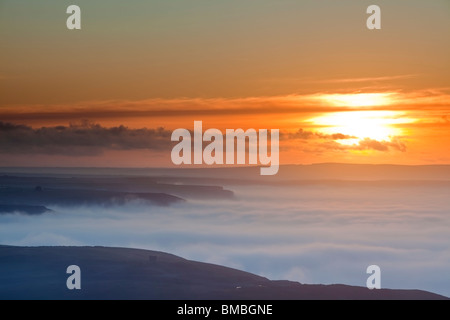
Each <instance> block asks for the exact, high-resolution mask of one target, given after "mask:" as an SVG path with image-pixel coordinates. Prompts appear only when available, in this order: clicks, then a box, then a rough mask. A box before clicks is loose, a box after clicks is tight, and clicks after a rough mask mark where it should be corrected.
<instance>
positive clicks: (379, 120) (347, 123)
mask: <svg viewBox="0 0 450 320" xmlns="http://www.w3.org/2000/svg"><path fill="white" fill-rule="evenodd" d="M309 121H310V122H312V123H313V124H314V125H317V126H321V127H322V128H320V131H321V132H324V133H327V134H335V133H342V134H345V135H349V136H352V137H354V138H352V139H342V140H338V142H339V143H341V144H347V145H351V144H355V143H357V142H358V141H359V140H361V139H365V138H369V139H373V140H378V141H389V140H391V137H394V136H400V135H402V134H403V132H402V129H400V128H398V127H395V125H399V124H404V123H411V122H414V119H411V118H407V117H404V114H403V113H402V112H397V111H348V112H335V113H331V114H326V115H323V116H319V117H316V118H313V119H310V120H309Z"/></svg>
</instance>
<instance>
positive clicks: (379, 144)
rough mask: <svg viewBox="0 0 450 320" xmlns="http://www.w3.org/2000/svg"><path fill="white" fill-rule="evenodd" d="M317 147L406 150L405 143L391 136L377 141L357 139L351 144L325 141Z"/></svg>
mask: <svg viewBox="0 0 450 320" xmlns="http://www.w3.org/2000/svg"><path fill="white" fill-rule="evenodd" d="M319 147H321V148H323V149H326V150H338V151H350V150H356V151H363V150H375V151H380V152H388V151H391V150H394V151H400V152H406V145H405V143H404V142H403V141H401V140H400V138H398V137H393V138H391V140H390V141H385V140H382V141H378V140H374V139H370V138H365V139H362V140H359V141H358V143H355V144H352V145H345V144H341V143H339V142H336V141H327V142H324V143H321V144H320V145H319Z"/></svg>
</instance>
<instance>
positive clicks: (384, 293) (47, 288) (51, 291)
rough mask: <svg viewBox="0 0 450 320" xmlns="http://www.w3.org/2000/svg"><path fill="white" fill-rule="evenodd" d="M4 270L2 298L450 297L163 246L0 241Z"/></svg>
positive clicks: (0, 283) (0, 266)
mask: <svg viewBox="0 0 450 320" xmlns="http://www.w3.org/2000/svg"><path fill="white" fill-rule="evenodd" d="M69 265H78V266H79V267H80V269H81V290H68V289H67V287H66V280H67V278H68V277H69V275H68V274H66V269H67V267H68V266H69ZM0 270H1V271H2V272H1V273H0V299H3V300H5V299H8V300H9V299H13V300H16V299H57V300H60V299H158V300H173V299H180V300H200V299H202V300H221V299H232V300H241V299H247V300H248V299H252V300H253V299H258V300H277V299H283V300H293V299H295V300H297V299H310V300H317V299H352V300H353V299H364V300H369V299H396V300H397V299H398V300H403V299H405V300H415V299H420V300H424V299H426V300H428V299H431V300H434V299H447V298H446V297H443V296H440V295H437V294H433V293H430V292H426V291H421V290H391V289H380V290H369V289H367V288H364V287H355V286H348V285H342V284H336V285H311V284H307V285H306V284H300V283H298V282H292V281H271V280H269V279H267V278H264V277H260V276H257V275H254V274H251V273H248V272H244V271H240V270H236V269H231V268H227V267H223V266H219V265H214V264H208V263H201V262H196V261H190V260H186V259H183V258H180V257H177V256H174V255H171V254H168V253H164V252H157V251H149V250H140V249H127V248H111V247H14V246H0Z"/></svg>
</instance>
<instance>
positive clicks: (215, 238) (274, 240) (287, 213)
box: [0, 181, 450, 296]
mask: <svg viewBox="0 0 450 320" xmlns="http://www.w3.org/2000/svg"><path fill="white" fill-rule="evenodd" d="M223 187H224V188H225V189H227V190H231V191H233V192H234V197H233V198H231V199H222V200H220V199H214V198H211V199H208V197H206V198H204V199H187V201H186V202H182V203H175V204H171V205H168V206H158V205H149V204H148V203H145V202H142V201H139V200H132V201H130V202H128V203H126V204H125V205H121V206H95V205H94V206H76V207H73V206H72V207H69V206H52V207H50V209H51V210H52V212H47V213H43V214H40V215H26V214H20V213H14V214H0V244H5V245H20V246H43V245H49V246H69V245H76V246H85V245H86V246H93V245H100V246H119V247H133V248H143V249H150V250H159V251H164V252H169V253H172V254H176V255H179V256H181V257H184V258H186V259H191V260H197V261H202V262H209V263H215V264H220V265H225V266H228V267H234V268H238V269H241V270H245V271H248V272H252V273H255V274H258V275H262V276H265V277H267V278H270V279H272V280H276V279H286V280H293V281H299V282H301V283H309V284H334V283H342V284H349V285H357V286H365V285H366V280H367V278H368V276H369V275H368V274H367V273H366V268H367V267H368V266H369V265H374V264H375V265H378V266H379V267H380V268H381V286H382V288H396V289H421V290H428V291H432V292H435V293H439V294H442V295H445V296H450V275H449V272H450V247H449V243H450V215H449V212H448V211H449V208H450V197H448V194H449V191H450V184H448V183H446V182H438V181H421V182H417V181H416V182H405V181H390V182H389V181H385V182H376V181H372V182H363V181H359V182H358V181H345V182H344V181H340V182H339V181H315V182H311V181H310V182H303V183H289V184H273V185H270V184H239V183H229V184H228V185H226V184H224V185H223Z"/></svg>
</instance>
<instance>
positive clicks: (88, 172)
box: [0, 163, 450, 181]
mask: <svg viewBox="0 0 450 320" xmlns="http://www.w3.org/2000/svg"><path fill="white" fill-rule="evenodd" d="M1 173H3V174H6V173H9V174H17V173H21V174H28V175H35V176H39V175H40V176H42V175H47V176H65V177H70V176H71V175H85V176H129V177H147V178H148V177H158V178H164V179H168V180H167V181H169V180H170V179H171V178H195V179H199V178H201V179H225V180H233V179H238V180H255V181H292V180H359V181H364V180H366V181H367V180H406V181H410V180H441V181H450V165H390V164H345V163H320V164H308V165H282V166H280V169H279V171H278V174H276V175H274V176H261V175H260V172H259V167H257V166H244V167H216V168H213V167H203V168H181V167H177V168H0V174H1Z"/></svg>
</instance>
